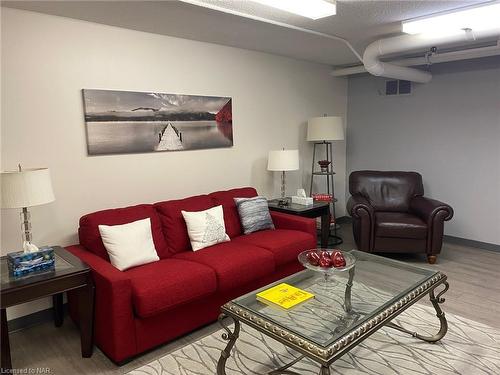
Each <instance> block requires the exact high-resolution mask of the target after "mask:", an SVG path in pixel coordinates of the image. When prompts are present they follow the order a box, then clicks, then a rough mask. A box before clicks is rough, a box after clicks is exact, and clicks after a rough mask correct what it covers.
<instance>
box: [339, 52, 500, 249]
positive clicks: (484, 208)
mask: <svg viewBox="0 0 500 375" xmlns="http://www.w3.org/2000/svg"><path fill="white" fill-rule="evenodd" d="M431 71H432V73H433V74H434V78H433V80H432V81H431V82H430V83H428V84H422V85H415V86H414V91H413V94H412V95H409V96H400V97H387V96H383V95H380V94H379V90H383V87H384V79H382V78H377V77H372V76H368V75H363V76H354V77H351V78H350V79H349V86H348V116H347V129H348V136H347V142H348V143H347V171H348V173H350V172H351V171H353V170H360V169H380V170H414V171H418V172H420V173H421V174H422V175H423V178H424V184H425V191H426V195H427V196H430V197H433V198H436V199H440V200H443V201H445V202H447V203H449V204H450V205H451V206H452V207H453V208H454V209H455V217H454V218H453V219H452V221H451V222H449V223H447V225H446V227H445V232H446V234H448V235H452V236H457V237H462V238H467V239H472V240H476V241H483V242H488V243H493V244H500V58H498V57H495V58H488V59H483V60H470V61H467V62H460V63H448V64H440V65H435V66H433V67H431ZM347 194H348V193H347Z"/></svg>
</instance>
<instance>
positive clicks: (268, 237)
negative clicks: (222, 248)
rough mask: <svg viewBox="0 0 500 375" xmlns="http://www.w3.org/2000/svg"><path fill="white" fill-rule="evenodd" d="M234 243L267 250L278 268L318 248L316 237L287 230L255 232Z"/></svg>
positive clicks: (241, 237)
mask: <svg viewBox="0 0 500 375" xmlns="http://www.w3.org/2000/svg"><path fill="white" fill-rule="evenodd" d="M234 242H235V244H236V243H237V244H244V243H245V244H252V245H254V246H259V247H262V248H264V249H267V250H268V251H270V252H272V253H273V255H274V260H275V262H276V266H277V267H279V266H282V265H284V264H287V263H290V262H292V261H294V260H297V256H298V255H299V253H300V252H302V251H304V250H306V249H309V248H311V249H312V248H316V238H315V237H314V236H312V235H310V234H309V233H306V232H299V231H296V230H287V229H275V230H263V231H260V232H254V233H250V234H247V235H244V236H239V237H236V238H235V239H234Z"/></svg>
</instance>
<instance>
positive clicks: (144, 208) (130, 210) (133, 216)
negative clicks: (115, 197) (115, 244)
mask: <svg viewBox="0 0 500 375" xmlns="http://www.w3.org/2000/svg"><path fill="white" fill-rule="evenodd" d="M148 217H149V218H150V219H151V231H152V234H153V242H154V244H155V248H156V252H157V253H158V256H159V257H160V259H163V258H166V257H168V256H169V254H168V251H167V244H166V243H165V237H164V236H163V232H162V228H161V223H160V218H159V217H158V214H157V212H156V210H155V209H154V207H153V205H151V204H140V205H137V206H131V207H125V208H115V209H110V210H103V211H97V212H94V213H91V214H88V215H85V216H82V217H81V218H80V228H79V229H78V236H79V238H80V244H82V245H83V246H85V247H86V248H87V249H88V250H89V251H91V252H93V253H94V254H96V255H99V256H100V257H101V258H103V259H106V260H108V261H109V256H108V252H107V251H106V248H105V247H104V244H103V243H102V239H101V234H100V233H99V228H98V226H99V225H101V224H104V225H121V224H127V223H130V222H133V221H136V220H141V219H146V218H148Z"/></svg>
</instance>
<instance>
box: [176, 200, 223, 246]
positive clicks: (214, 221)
mask: <svg viewBox="0 0 500 375" xmlns="http://www.w3.org/2000/svg"><path fill="white" fill-rule="evenodd" d="M181 212H182V216H183V217H184V220H185V221H186V226H187V229H188V235H189V239H190V240H191V247H192V248H193V250H194V251H196V250H200V249H203V248H205V247H208V246H212V245H215V244H217V243H219V242H226V241H230V238H229V236H228V235H227V233H226V227H225V225H224V213H223V211H222V206H217V207H212V208H209V209H208V210H205V211H196V212H187V211H181Z"/></svg>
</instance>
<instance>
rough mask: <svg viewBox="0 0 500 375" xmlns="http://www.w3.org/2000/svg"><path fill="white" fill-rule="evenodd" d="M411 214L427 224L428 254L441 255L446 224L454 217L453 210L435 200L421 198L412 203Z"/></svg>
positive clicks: (415, 198)
mask: <svg viewBox="0 0 500 375" xmlns="http://www.w3.org/2000/svg"><path fill="white" fill-rule="evenodd" d="M410 212H411V213H413V214H415V215H417V216H418V217H420V218H421V219H422V220H423V221H425V222H426V223H427V228H428V229H427V230H428V234H427V254H428V255H434V254H439V252H440V251H441V246H442V244H443V234H444V222H445V221H448V220H450V219H451V218H452V217H453V208H451V206H449V205H447V204H446V203H443V202H440V201H437V200H435V199H430V198H425V197H420V196H419V197H414V198H413V199H412V200H411V201H410Z"/></svg>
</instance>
